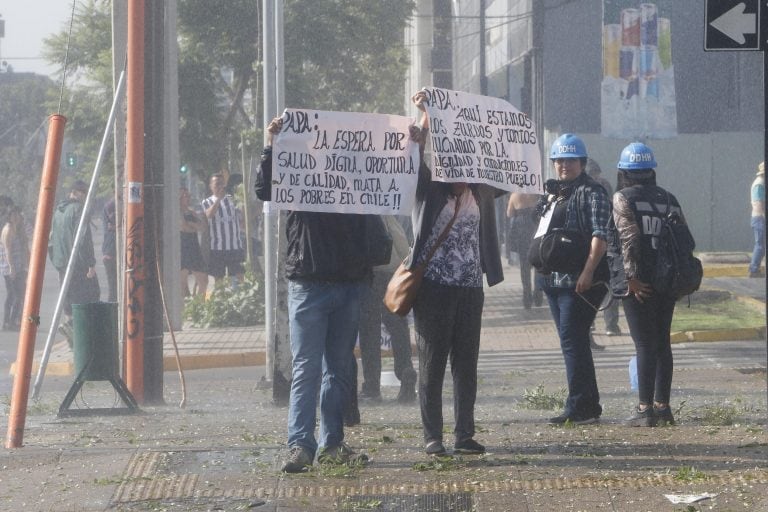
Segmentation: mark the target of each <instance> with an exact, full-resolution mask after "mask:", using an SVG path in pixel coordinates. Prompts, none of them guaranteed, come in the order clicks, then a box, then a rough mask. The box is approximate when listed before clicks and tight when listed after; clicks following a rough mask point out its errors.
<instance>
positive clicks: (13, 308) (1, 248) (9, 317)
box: [0, 206, 29, 331]
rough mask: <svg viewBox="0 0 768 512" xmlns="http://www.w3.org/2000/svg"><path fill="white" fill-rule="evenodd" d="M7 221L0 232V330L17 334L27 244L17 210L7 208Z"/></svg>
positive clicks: (20, 217)
mask: <svg viewBox="0 0 768 512" xmlns="http://www.w3.org/2000/svg"><path fill="white" fill-rule="evenodd" d="M6 219H7V220H6V222H5V224H4V225H3V227H2V231H1V232H0V272H1V273H2V275H3V278H4V280H5V291H6V297H5V305H4V306H5V307H4V309H3V330H4V331H18V330H19V328H20V327H21V313H22V309H23V308H24V293H25V291H26V287H27V272H28V270H29V242H28V241H27V234H26V231H25V230H24V218H23V217H22V215H21V209H20V208H19V207H18V206H10V207H8V208H7V214H6Z"/></svg>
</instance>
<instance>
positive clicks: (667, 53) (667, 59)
mask: <svg viewBox="0 0 768 512" xmlns="http://www.w3.org/2000/svg"><path fill="white" fill-rule="evenodd" d="M658 46H659V63H660V64H661V67H662V69H669V67H670V66H671V65H672V28H671V25H670V23H669V18H659V45H658Z"/></svg>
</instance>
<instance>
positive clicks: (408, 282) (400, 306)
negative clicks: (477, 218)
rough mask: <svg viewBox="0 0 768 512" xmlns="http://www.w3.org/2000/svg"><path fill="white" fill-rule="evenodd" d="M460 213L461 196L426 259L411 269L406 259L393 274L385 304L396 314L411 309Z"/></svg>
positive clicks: (402, 313) (385, 294)
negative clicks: (427, 272) (429, 267)
mask: <svg viewBox="0 0 768 512" xmlns="http://www.w3.org/2000/svg"><path fill="white" fill-rule="evenodd" d="M458 214H459V198H456V210H455V211H454V212H453V217H451V220H450V222H448V225H447V226H445V229H443V231H442V232H441V233H440V236H439V237H438V238H437V242H435V245H434V246H433V247H432V249H431V250H430V251H429V254H427V257H426V259H425V260H424V261H423V262H422V263H420V264H418V265H414V267H413V268H411V269H409V268H407V267H406V266H405V261H403V262H402V263H400V265H399V266H398V267H397V270H395V273H394V274H392V277H391V278H390V280H389V284H387V291H386V292H384V306H386V308H387V309H388V310H389V311H390V312H391V313H394V314H396V315H400V316H405V315H407V314H408V312H410V311H411V308H412V307H413V302H414V301H415V300H416V296H417V295H418V293H419V288H420V287H421V281H422V279H423V278H424V273H425V272H426V271H427V265H428V264H429V261H430V260H431V259H432V256H434V255H435V252H436V251H437V249H438V247H440V245H441V244H442V243H443V242H444V241H445V239H446V238H448V232H449V231H450V230H451V227H452V226H453V223H454V221H455V220H456V216H457V215H458Z"/></svg>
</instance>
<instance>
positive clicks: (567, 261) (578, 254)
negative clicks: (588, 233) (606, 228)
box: [528, 228, 592, 274]
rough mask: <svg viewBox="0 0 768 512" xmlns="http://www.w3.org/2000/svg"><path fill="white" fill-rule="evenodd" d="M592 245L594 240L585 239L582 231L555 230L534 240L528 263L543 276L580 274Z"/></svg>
mask: <svg viewBox="0 0 768 512" xmlns="http://www.w3.org/2000/svg"><path fill="white" fill-rule="evenodd" d="M591 243H592V238H591V237H590V238H587V237H585V236H584V234H583V233H581V232H580V231H573V230H569V229H563V228H554V229H552V230H551V231H550V232H549V233H546V234H545V235H543V236H540V237H538V238H534V239H533V242H531V246H530V248H529V250H528V261H529V262H530V263H531V265H532V266H533V267H534V268H535V269H536V270H538V271H539V272H541V273H542V274H549V273H552V272H562V273H564V274H578V273H580V272H581V270H582V269H583V268H584V265H585V264H586V262H587V257H588V256H589V247H590V244H591Z"/></svg>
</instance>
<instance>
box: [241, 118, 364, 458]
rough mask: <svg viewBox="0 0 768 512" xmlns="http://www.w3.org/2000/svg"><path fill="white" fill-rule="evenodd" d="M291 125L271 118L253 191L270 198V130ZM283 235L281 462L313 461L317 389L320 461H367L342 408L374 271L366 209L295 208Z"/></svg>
mask: <svg viewBox="0 0 768 512" xmlns="http://www.w3.org/2000/svg"><path fill="white" fill-rule="evenodd" d="M286 127H287V126H284V122H283V119H281V118H275V119H273V120H272V122H270V123H269V125H268V126H267V131H268V133H269V135H268V137H269V145H268V146H267V147H265V148H264V151H263V153H262V156H261V166H260V168H259V172H258V173H257V175H256V179H255V189H256V196H257V197H258V198H259V199H261V200H263V201H271V200H272V194H273V189H274V187H273V183H275V182H274V181H273V173H272V163H273V162H272V138H273V136H274V135H276V134H280V135H279V136H278V137H277V138H279V137H280V136H282V133H281V130H283V128H286ZM276 142H277V141H276ZM278 179H279V178H278ZM278 183H279V181H278ZM286 236H287V239H288V241H287V246H288V249H287V254H286V258H285V277H286V278H287V279H288V318H289V324H290V333H291V352H292V355H293V372H292V380H291V392H290V404H289V409H288V447H289V450H290V451H289V454H288V458H287V460H286V461H285V463H284V465H283V467H282V470H283V471H285V472H287V473H298V472H302V471H305V470H306V469H307V468H309V467H310V466H312V462H313V460H314V458H315V453H316V452H317V450H318V442H317V440H316V438H315V433H314V432H315V421H316V414H317V413H316V408H317V397H318V391H319V396H320V443H319V445H320V450H319V454H318V462H321V463H346V462H350V461H359V462H364V461H365V460H367V457H366V456H365V455H362V454H361V455H357V454H355V453H354V452H353V451H352V450H351V449H350V448H349V447H348V446H347V445H346V444H345V443H344V424H343V411H344V405H345V403H346V401H348V400H349V397H350V396H351V394H352V386H353V385H354V382H353V380H352V379H353V375H354V374H353V372H352V369H351V367H350V365H352V364H355V359H354V356H353V349H354V347H355V341H356V338H357V331H358V321H359V317H360V300H361V298H362V295H363V293H364V292H365V289H366V287H367V285H368V282H369V281H370V278H371V265H370V263H369V260H368V254H367V244H366V216H365V215H345V214H339V213H324V212H313V211H299V210H290V211H289V212H288V214H287V222H286ZM318 388H319V389H318Z"/></svg>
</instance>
